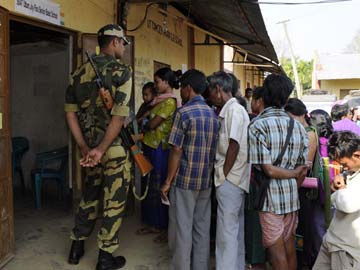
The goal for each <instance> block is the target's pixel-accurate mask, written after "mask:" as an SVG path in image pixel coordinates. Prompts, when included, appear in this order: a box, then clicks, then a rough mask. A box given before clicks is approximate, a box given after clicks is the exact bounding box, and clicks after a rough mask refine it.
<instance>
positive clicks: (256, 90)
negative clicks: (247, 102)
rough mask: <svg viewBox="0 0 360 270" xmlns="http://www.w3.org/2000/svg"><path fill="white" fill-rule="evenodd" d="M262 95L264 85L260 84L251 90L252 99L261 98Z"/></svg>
mask: <svg viewBox="0 0 360 270" xmlns="http://www.w3.org/2000/svg"><path fill="white" fill-rule="evenodd" d="M263 95H264V87H262V86H258V87H255V88H254V90H253V94H252V99H253V100H258V99H260V98H263Z"/></svg>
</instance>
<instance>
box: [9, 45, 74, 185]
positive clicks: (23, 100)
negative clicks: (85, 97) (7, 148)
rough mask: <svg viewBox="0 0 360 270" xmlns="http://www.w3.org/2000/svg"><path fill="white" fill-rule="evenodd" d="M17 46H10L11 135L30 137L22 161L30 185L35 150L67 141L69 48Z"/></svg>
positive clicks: (41, 149)
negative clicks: (66, 105)
mask: <svg viewBox="0 0 360 270" xmlns="http://www.w3.org/2000/svg"><path fill="white" fill-rule="evenodd" d="M20 46H21V47H20V48H19V46H12V48H11V72H10V74H11V80H10V81H11V136H13V137H14V136H25V137H27V138H28V139H29V141H30V150H29V152H27V153H26V154H25V156H24V159H23V163H22V164H23V171H24V177H25V181H26V185H27V186H28V187H29V186H30V172H31V169H32V168H33V166H34V161H35V153H37V152H42V151H47V150H52V149H55V148H57V147H61V146H64V145H67V143H68V133H67V127H66V124H65V118H64V105H63V104H64V99H65V89H66V87H67V84H68V74H69V69H68V66H69V51H68V49H67V48H64V50H62V51H55V52H54V51H48V52H47V53H46V54H44V51H46V48H44V47H40V48H39V49H38V50H39V51H38V53H36V52H35V51H34V49H33V47H32V46H31V47H30V46H24V45H20ZM16 179H18V178H16ZM16 179H15V182H17V181H18V180H16Z"/></svg>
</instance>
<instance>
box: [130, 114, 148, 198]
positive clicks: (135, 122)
mask: <svg viewBox="0 0 360 270" xmlns="http://www.w3.org/2000/svg"><path fill="white" fill-rule="evenodd" d="M132 124H133V129H134V135H135V142H134V143H135V144H136V145H137V146H138V149H141V146H140V145H139V144H140V142H139V127H138V123H137V121H136V119H134V120H133V122H132ZM138 151H140V150H138ZM134 154H135V153H134ZM150 175H151V172H150V173H148V175H147V179H146V187H145V191H144V194H143V195H142V196H139V195H138V194H137V193H136V185H135V177H134V178H133V188H132V191H133V194H134V197H135V199H137V200H138V201H142V200H144V199H145V198H146V196H147V194H148V191H149V184H150Z"/></svg>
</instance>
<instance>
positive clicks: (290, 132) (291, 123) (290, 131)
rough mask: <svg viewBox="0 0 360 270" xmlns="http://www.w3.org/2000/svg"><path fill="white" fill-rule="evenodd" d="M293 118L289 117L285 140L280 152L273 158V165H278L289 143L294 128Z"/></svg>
mask: <svg viewBox="0 0 360 270" xmlns="http://www.w3.org/2000/svg"><path fill="white" fill-rule="evenodd" d="M294 122H295V121H294V119H293V118H292V117H290V123H289V126H288V129H287V134H286V140H285V144H284V145H283V147H282V149H281V152H280V154H279V155H278V157H277V159H276V160H275V162H274V163H273V165H274V166H278V165H280V164H281V160H282V158H283V156H284V154H285V151H286V148H287V146H288V145H289V142H290V137H291V135H292V133H293V129H294Z"/></svg>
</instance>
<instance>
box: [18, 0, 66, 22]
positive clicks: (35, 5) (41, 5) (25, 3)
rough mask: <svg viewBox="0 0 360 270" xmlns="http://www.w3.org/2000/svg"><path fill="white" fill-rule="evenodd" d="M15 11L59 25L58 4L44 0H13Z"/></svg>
mask: <svg viewBox="0 0 360 270" xmlns="http://www.w3.org/2000/svg"><path fill="white" fill-rule="evenodd" d="M14 2H15V11H17V12H19V13H22V14H25V15H28V16H31V17H35V18H38V19H41V20H44V21H47V22H50V23H53V24H57V25H60V5H59V4H56V3H53V2H51V1H46V0H15V1H14Z"/></svg>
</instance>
